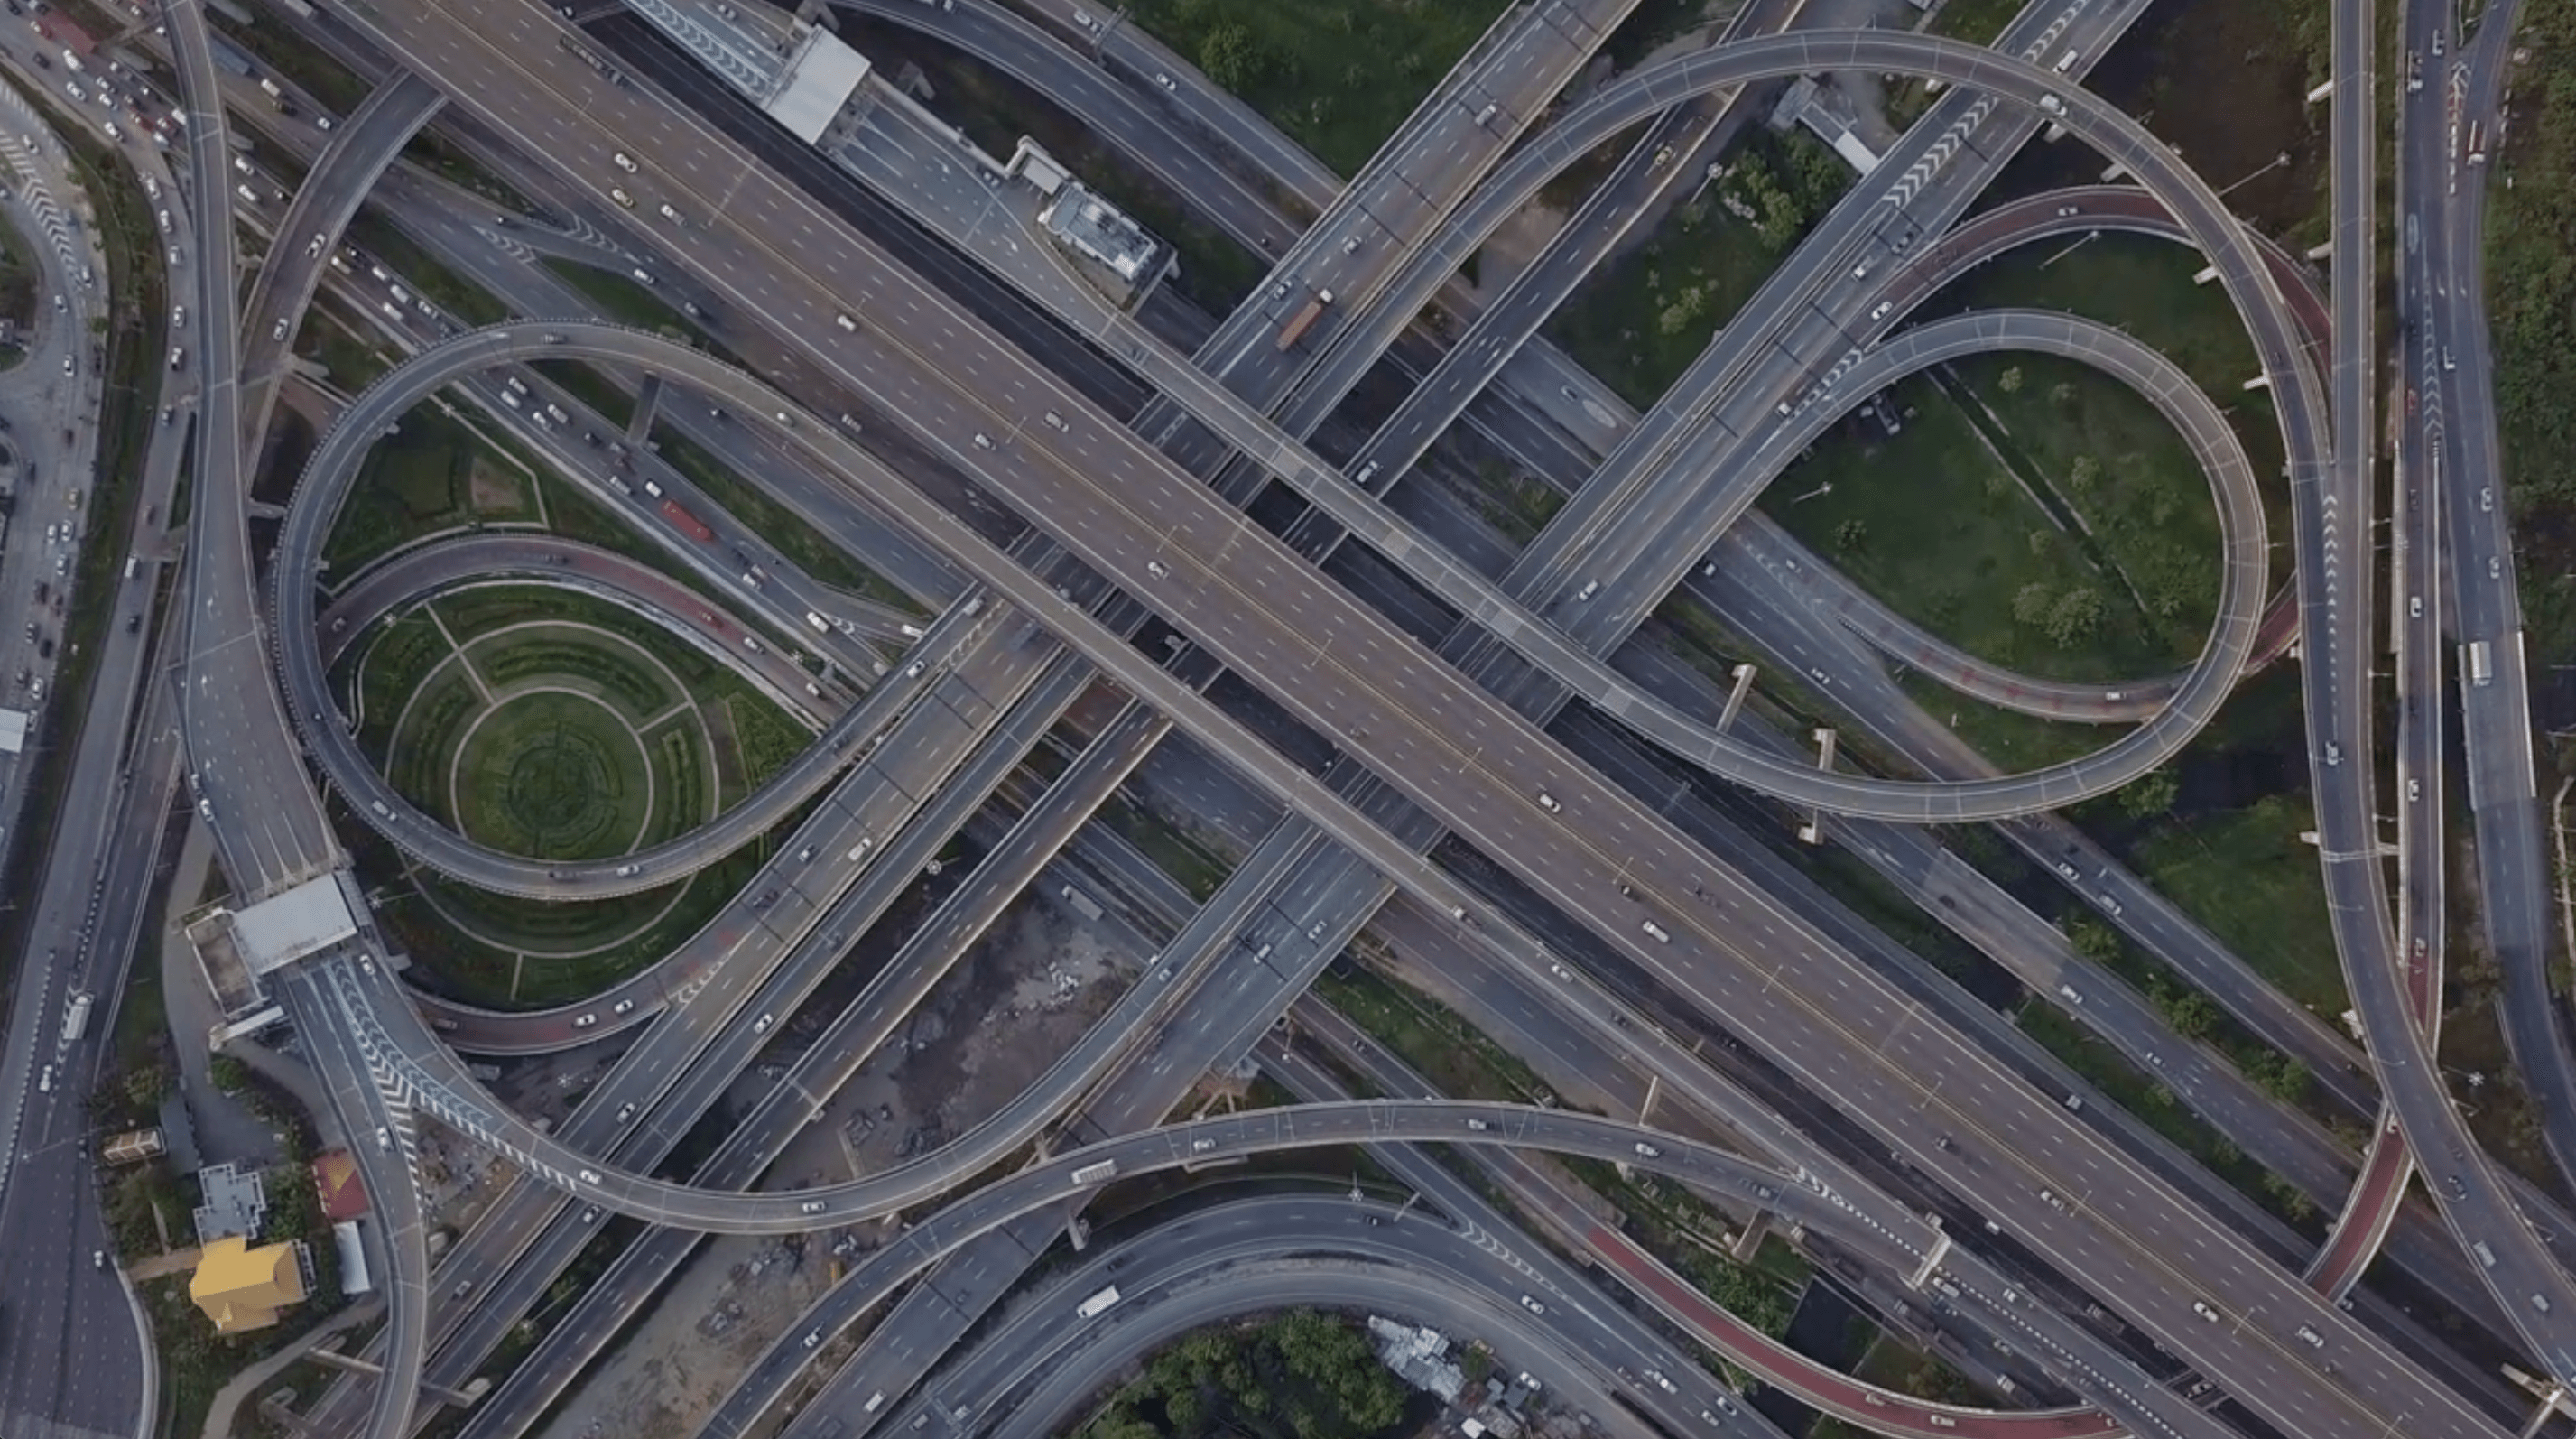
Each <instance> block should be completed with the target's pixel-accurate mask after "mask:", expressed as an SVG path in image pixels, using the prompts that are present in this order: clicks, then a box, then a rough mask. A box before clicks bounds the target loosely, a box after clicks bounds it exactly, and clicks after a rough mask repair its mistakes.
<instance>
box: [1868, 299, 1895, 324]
mask: <svg viewBox="0 0 2576 1439" xmlns="http://www.w3.org/2000/svg"><path fill="white" fill-rule="evenodd" d="M1895 308H1896V302H1895V301H1894V300H1881V301H1879V302H1878V308H1877V309H1875V310H1872V311H1870V312H1869V318H1870V322H1871V323H1873V324H1875V323H1877V322H1878V321H1880V320H1884V319H1886V318H1887V312H1888V311H1890V310H1893V309H1895Z"/></svg>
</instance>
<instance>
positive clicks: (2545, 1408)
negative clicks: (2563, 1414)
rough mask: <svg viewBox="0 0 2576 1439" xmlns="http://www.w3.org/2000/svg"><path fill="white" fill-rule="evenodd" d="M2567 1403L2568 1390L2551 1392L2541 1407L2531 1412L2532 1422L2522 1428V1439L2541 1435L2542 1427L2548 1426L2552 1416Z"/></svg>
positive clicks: (2541, 1402)
mask: <svg viewBox="0 0 2576 1439" xmlns="http://www.w3.org/2000/svg"><path fill="white" fill-rule="evenodd" d="M2566 1403H2567V1391H2566V1390H2564V1389H2552V1390H2550V1391H2549V1393H2548V1394H2547V1395H2546V1396H2545V1397H2543V1398H2542V1399H2541V1401H2540V1407H2539V1408H2537V1409H2535V1410H2533V1411H2531V1422H2530V1423H2528V1424H2525V1425H2523V1426H2522V1436H2521V1439H2531V1436H2532V1435H2534V1434H2537V1433H2539V1432H2540V1430H2541V1426H2543V1425H2545V1424H2547V1423H2548V1422H2549V1421H2550V1419H2551V1417H2552V1416H2554V1415H2556V1414H2557V1413H2558V1411H2559V1410H2560V1409H2561V1408H2563V1407H2565V1405H2566Z"/></svg>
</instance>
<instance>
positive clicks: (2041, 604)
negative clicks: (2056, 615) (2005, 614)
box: [2012, 580, 2057, 628]
mask: <svg viewBox="0 0 2576 1439" xmlns="http://www.w3.org/2000/svg"><path fill="white" fill-rule="evenodd" d="M2056 601H2057V596H2056V595H2054V594H2052V593H2050V591H2049V588H2048V586H2046V585H2044V584H2041V583H2040V582H2039V581H2037V580H2033V581H2031V582H2030V583H2029V584H2026V585H2024V586H2022V587H2021V588H2020V589H2018V590H2015V591H2013V602H2012V614H2013V623H2015V624H2020V625H2029V626H2032V627H2033V628H2036V627H2038V626H2040V625H2044V624H2046V623H2048V614H2049V611H2050V610H2051V609H2052V608H2053V607H2054V606H2055V604H2056Z"/></svg>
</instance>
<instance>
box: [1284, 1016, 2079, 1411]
mask: <svg viewBox="0 0 2576 1439" xmlns="http://www.w3.org/2000/svg"><path fill="white" fill-rule="evenodd" d="M1291 1016H1292V1022H1293V1024H1294V1026H1295V1029H1296V1032H1297V1033H1298V1034H1299V1035H1300V1036H1302V1037H1308V1038H1311V1039H1312V1040H1314V1041H1315V1042H1316V1043H1317V1044H1318V1045H1320V1046H1321V1047H1322V1048H1323V1050H1324V1051H1325V1052H1326V1053H1327V1054H1329V1055H1330V1056H1331V1058H1332V1059H1333V1060H1334V1061H1335V1062H1336V1063H1338V1064H1339V1065H1340V1066H1341V1067H1342V1068H1343V1069H1344V1070H1346V1071H1348V1072H1350V1073H1352V1074H1355V1075H1358V1076H1360V1077H1362V1078H1364V1079H1365V1080H1367V1081H1368V1082H1369V1083H1370V1084H1371V1085H1373V1086H1374V1087H1375V1092H1377V1093H1380V1094H1405V1095H1411V1094H1420V1095H1423V1096H1425V1097H1429V1096H1431V1095H1433V1094H1436V1093H1437V1092H1438V1086H1436V1085H1434V1084H1432V1082H1431V1081H1430V1080H1429V1079H1428V1078H1426V1077H1425V1076H1423V1075H1422V1074H1420V1073H1418V1072H1416V1071H1415V1070H1413V1069H1412V1068H1411V1067H1409V1066H1407V1065H1405V1064H1403V1063H1402V1062H1400V1061H1398V1060H1397V1059H1396V1058H1395V1057H1394V1056H1393V1055H1390V1054H1388V1053H1387V1052H1386V1051H1385V1049H1383V1048H1382V1047H1380V1046H1378V1045H1376V1044H1373V1043H1370V1042H1369V1041H1368V1038H1367V1036H1366V1035H1365V1033H1364V1032H1362V1031H1361V1030H1360V1029H1359V1027H1358V1026H1357V1025H1355V1024H1353V1023H1351V1021H1350V1020H1348V1019H1346V1018H1344V1017H1343V1016H1342V1015H1341V1014H1340V1013H1338V1012H1337V1011H1334V1010H1333V1009H1331V1008H1330V1007H1329V1006H1327V1005H1325V1004H1324V1003H1323V1002H1321V1001H1320V1000H1318V999H1317V998H1316V997H1315V996H1314V995H1311V994H1309V995H1308V996H1306V997H1305V998H1304V999H1302V1000H1300V1001H1298V1004H1297V1007H1296V1009H1294V1010H1293V1011H1291ZM1263 1058H1264V1063H1265V1066H1267V1067H1269V1068H1270V1069H1272V1071H1273V1072H1274V1073H1275V1074H1276V1075H1277V1076H1278V1077H1279V1078H1280V1079H1281V1080H1282V1081H1283V1082H1285V1083H1287V1084H1288V1085H1289V1086H1290V1088H1291V1089H1292V1090H1294V1091H1295V1092H1296V1094H1297V1096H1298V1098H1299V1099H1300V1100H1301V1101H1304V1102H1306V1103H1316V1102H1328V1101H1339V1100H1344V1099H1348V1098H1349V1097H1350V1096H1349V1095H1348V1094H1346V1093H1344V1092H1342V1089H1341V1086H1340V1085H1339V1084H1338V1083H1337V1082H1336V1081H1335V1080H1334V1079H1333V1078H1332V1077H1331V1075H1330V1074H1329V1073H1328V1072H1327V1071H1326V1070H1324V1068H1323V1067H1322V1066H1320V1065H1317V1064H1315V1063H1313V1062H1311V1061H1308V1060H1306V1059H1305V1058H1304V1057H1303V1056H1301V1055H1298V1054H1296V1053H1293V1052H1286V1053H1283V1052H1281V1051H1280V1049H1279V1048H1278V1047H1277V1046H1270V1045H1265V1047H1264V1053H1263ZM1376 1153H1377V1154H1378V1155H1380V1156H1381V1159H1382V1161H1385V1162H1390V1163H1392V1161H1393V1157H1394V1153H1395V1151H1391V1150H1390V1149H1388V1148H1387V1147H1385V1146H1380V1147H1379V1148H1378V1150H1377V1151H1376ZM1411 1154H1412V1163H1411V1164H1410V1165H1409V1166H1408V1167H1405V1168H1403V1169H1400V1170H1399V1171H1398V1173H1399V1176H1400V1177H1402V1178H1403V1179H1405V1180H1406V1182H1408V1183H1410V1184H1412V1185H1413V1186H1414V1188H1415V1189H1416V1191H1417V1192H1419V1193H1422V1194H1424V1195H1425V1197H1427V1198H1429V1199H1431V1200H1432V1201H1433V1202H1434V1203H1435V1204H1437V1205H1438V1206H1439V1207H1440V1208H1441V1209H1442V1210H1443V1211H1444V1212H1447V1213H1449V1214H1451V1215H1453V1216H1455V1217H1457V1218H1459V1219H1461V1220H1472V1221H1473V1226H1474V1227H1482V1228H1492V1227H1494V1225H1495V1221H1496V1220H1499V1219H1501V1217H1502V1216H1501V1215H1500V1214H1499V1213H1491V1214H1480V1213H1476V1212H1474V1210H1472V1209H1470V1206H1472V1205H1479V1204H1481V1201H1480V1200H1479V1199H1478V1198H1477V1197H1476V1195H1475V1192H1474V1191H1473V1190H1472V1189H1470V1188H1468V1187H1467V1186H1466V1185H1465V1184H1464V1183H1463V1182H1462V1181H1461V1180H1459V1179H1458V1178H1456V1177H1455V1176H1451V1175H1448V1174H1446V1173H1445V1171H1442V1170H1441V1169H1440V1166H1439V1164H1438V1163H1437V1161H1433V1160H1430V1159H1428V1158H1427V1157H1425V1156H1422V1155H1421V1154H1420V1153H1419V1151H1411ZM1465 1158H1466V1159H1467V1161H1468V1162H1470V1163H1473V1164H1476V1165H1478V1166H1480V1167H1481V1168H1482V1169H1483V1170H1484V1171H1485V1173H1486V1175H1487V1176H1488V1178H1489V1180H1490V1181H1491V1182H1492V1183H1494V1184H1496V1185H1498V1186H1500V1187H1501V1188H1502V1189H1503V1191H1504V1192H1505V1194H1507V1195H1508V1196H1509V1197H1510V1199H1511V1201H1512V1203H1513V1206H1514V1207H1515V1208H1517V1209H1518V1210H1519V1211H1520V1212H1522V1213H1524V1214H1528V1215H1531V1216H1533V1217H1534V1218H1535V1219H1537V1220H1538V1221H1540V1222H1542V1223H1544V1224H1546V1225H1547V1226H1548V1227H1549V1228H1550V1229H1551V1230H1552V1231H1553V1232H1554V1233H1556V1234H1557V1235H1559V1236H1560V1237H1561V1238H1563V1239H1566V1240H1568V1241H1570V1242H1572V1243H1574V1244H1575V1245H1577V1246H1578V1247H1579V1248H1580V1249H1581V1251H1582V1253H1583V1255H1584V1257H1585V1258H1587V1259H1588V1260H1590V1262H1591V1263H1592V1264H1594V1265H1596V1266H1598V1267H1599V1268H1601V1269H1602V1270H1603V1271H1605V1272H1607V1273H1608V1274H1609V1275H1611V1276H1612V1277H1613V1278H1614V1279H1616V1280H1617V1281H1618V1282H1620V1283H1622V1284H1625V1285H1626V1286H1627V1287H1628V1289H1629V1291H1630V1292H1631V1293H1632V1294H1634V1295H1636V1296H1637V1297H1638V1298H1640V1299H1643V1300H1644V1301H1645V1302H1646V1303H1647V1304H1649V1305H1651V1306H1653V1307H1654V1308H1655V1309H1657V1310H1658V1311H1660V1312H1661V1313H1662V1314H1663V1315H1664V1317H1665V1318H1666V1319H1668V1320H1671V1321H1672V1322H1673V1323H1675V1324H1678V1325H1680V1326H1681V1328H1682V1330H1683V1332H1684V1333H1686V1334H1688V1335H1689V1336H1690V1337H1691V1338H1693V1339H1695V1340H1697V1341H1698V1342H1699V1343H1701V1344H1703V1345H1706V1346H1708V1347H1709V1348H1710V1349H1713V1350H1715V1351H1716V1352H1717V1353H1718V1354H1720V1355H1722V1356H1724V1357H1725V1358H1726V1360H1727V1361H1728V1362H1729V1363H1730V1364H1732V1365H1734V1366H1735V1367H1737V1368H1738V1369H1741V1370H1743V1371H1744V1372H1745V1373H1748V1374H1750V1375H1752V1376H1753V1377H1754V1379H1755V1381H1756V1382H1757V1383H1759V1384H1760V1385H1762V1386H1764V1387H1767V1388H1771V1389H1777V1390H1780V1391H1781V1392H1783V1393H1786V1394H1788V1395H1789V1396H1790V1397H1791V1398H1793V1399H1795V1400H1797V1401H1798V1402H1799V1403H1801V1404H1804V1405H1806V1406H1808V1407H1809V1408H1812V1409H1814V1410H1816V1411H1817V1412H1819V1413H1822V1414H1825V1415H1828V1416H1830V1417H1832V1418H1836V1419H1840V1420H1842V1421H1844V1422H1846V1423H1849V1424H1855V1425H1858V1426H1859V1427H1861V1428H1863V1429H1865V1430H1869V1431H1871V1432H1875V1433H1882V1434H1893V1435H1899V1436H1917V1435H1928V1434H1932V1433H1935V1432H1937V1431H1940V1430H1943V1429H1951V1428H1956V1429H1958V1430H1959V1431H1960V1432H1962V1433H1965V1432H1968V1430H1969V1429H1971V1428H1975V1429H1978V1430H1981V1431H1982V1432H1985V1433H1987V1434H1989V1435H1992V1436H1994V1439H2007V1436H2014V1435H2018V1436H2021V1439H2071V1436H2088V1435H2105V1434H2110V1433H2113V1432H2116V1430H2117V1425H2115V1424H2114V1423H2113V1422H2112V1421H2110V1420H2109V1419H2107V1418H2106V1417H2104V1416H2103V1415H2101V1414H2099V1413H2095V1412H2090V1411H2086V1410H2082V1409H2075V1410H2067V1409H2054V1410H2036V1411H2032V1412H2028V1413H2019V1414H2014V1413H2002V1412H1997V1411H1991V1410H1977V1409H1970V1408H1967V1407H1964V1406H1960V1405H1952V1404H1931V1403H1926V1402H1925V1401H1923V1400H1920V1399H1917V1398H1915V1397H1913V1396H1911V1395H1908V1394H1904V1393H1901V1392H1899V1391H1896V1390H1892V1389H1888V1388H1885V1387H1883V1386H1880V1385H1875V1384H1870V1383H1867V1382H1864V1381H1862V1380H1858V1379H1855V1378H1852V1377H1851V1376H1849V1375H1846V1374H1843V1373H1840V1372H1838V1371H1836V1370H1834V1369H1833V1368H1831V1367H1829V1366H1827V1365H1825V1364H1823V1363H1821V1362H1819V1361H1818V1360H1815V1359H1812V1358H1810V1357H1808V1356H1806V1355H1804V1354H1801V1353H1799V1352H1797V1351H1796V1350H1794V1349H1791V1348H1790V1347H1789V1346H1788V1345H1787V1344H1784V1343H1782V1342H1780V1341H1779V1340H1776V1339H1773V1338H1772V1337H1771V1336H1770V1335H1768V1334H1765V1333H1763V1332H1762V1331H1761V1330H1760V1329H1759V1328H1757V1327H1755V1326H1754V1325H1752V1324H1749V1323H1747V1322H1745V1321H1744V1320H1742V1319H1739V1318H1737V1317H1735V1316H1734V1315H1732V1314H1729V1313H1727V1312H1726V1310H1725V1309H1723V1308H1722V1307H1720V1306H1718V1305H1717V1304H1714V1303H1712V1302H1710V1300H1709V1298H1708V1296H1707V1295H1706V1294H1704V1293H1701V1292H1700V1291H1699V1290H1698V1289H1697V1288H1696V1287H1695V1286H1693V1285H1692V1284H1691V1283H1690V1282H1689V1281H1688V1280H1685V1279H1683V1278H1682V1277H1681V1276H1680V1275H1677V1274H1675V1273H1673V1272H1672V1271H1671V1270H1670V1269H1668V1268H1666V1267H1665V1266H1664V1265H1663V1264H1662V1263H1661V1262H1660V1261H1658V1260H1656V1259H1655V1258H1654V1257H1653V1256H1652V1255H1650V1254H1648V1253H1647V1252H1646V1251H1645V1250H1644V1249H1643V1247H1641V1246H1640V1245H1638V1244H1637V1243H1636V1242H1635V1241H1634V1240H1631V1239H1630V1238H1628V1236H1627V1235H1625V1234H1623V1233H1621V1232H1620V1231H1619V1229H1618V1228H1617V1227H1616V1226H1615V1225H1611V1224H1605V1223H1603V1222H1602V1221H1601V1220H1600V1218H1599V1215H1598V1212H1597V1210H1596V1209H1595V1208H1593V1207H1592V1206H1590V1205H1587V1204H1585V1203H1583V1202H1581V1201H1580V1200H1579V1199H1576V1198H1573V1197H1570V1196H1568V1195H1567V1194H1566V1193H1564V1192H1563V1188H1562V1181H1559V1180H1557V1179H1555V1178H1554V1177H1553V1176H1551V1175H1548V1174H1545V1173H1542V1172H1541V1171H1539V1170H1538V1169H1537V1168H1535V1167H1534V1166H1532V1165H1531V1164H1530V1163H1529V1162H1528V1160H1527V1159H1526V1158H1525V1157H1524V1156H1523V1155H1522V1154H1520V1153H1519V1152H1518V1151H1514V1150H1500V1151H1496V1150H1484V1149H1477V1150H1469V1151H1467V1153H1466V1155H1465ZM1462 1211H1466V1212H1463V1213H1462ZM1853 1228H1854V1227H1853V1226H1851V1225H1849V1224H1846V1225H1844V1226H1843V1227H1842V1228H1841V1229H1840V1230H1838V1231H1837V1230H1826V1231H1819V1232H1817V1235H1816V1237H1817V1238H1818V1239H1820V1240H1823V1241H1825V1242H1827V1243H1831V1244H1834V1245H1835V1246H1836V1247H1837V1248H1840V1247H1842V1246H1844V1245H1848V1244H1851V1243H1852V1241H1853V1240H1855V1239H1857V1240H1859V1241H1860V1242H1859V1244H1858V1245H1857V1246H1855V1248H1856V1250H1857V1252H1859V1253H1861V1254H1863V1255H1866V1256H1868V1257H1870V1258H1872V1259H1873V1260H1875V1261H1876V1262H1877V1263H1880V1264H1882V1265H1886V1266H1887V1268H1888V1270H1889V1272H1891V1273H1893V1274H1895V1275H1897V1276H1899V1278H1900V1280H1901V1278H1902V1276H1903V1275H1904V1272H1905V1271H1904V1268H1903V1266H1902V1265H1901V1264H1894V1263H1890V1262H1889V1256H1887V1255H1885V1254H1883V1253H1880V1252H1878V1251H1879V1250H1881V1249H1883V1247H1884V1246H1883V1245H1881V1244H1878V1243H1877V1240H1878V1236H1877V1235H1874V1234H1871V1233H1869V1232H1868V1231H1866V1230H1862V1231H1860V1232H1859V1233H1857V1234H1855V1233H1854V1232H1853ZM1987 1342H1989V1343H1991V1342H1992V1341H1991V1339H1989V1340H1988V1341H1987ZM1664 1367H1665V1369H1666V1370H1667V1372H1668V1373H1669V1372H1671V1366H1669V1365H1666V1366H1664ZM1941 1420H1948V1421H1950V1422H1949V1423H1947V1424H1944V1423H1941V1422H1939V1421H1941Z"/></svg>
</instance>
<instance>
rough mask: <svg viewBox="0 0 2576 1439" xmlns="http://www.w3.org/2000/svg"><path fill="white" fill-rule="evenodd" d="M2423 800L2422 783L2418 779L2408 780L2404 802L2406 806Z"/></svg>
mask: <svg viewBox="0 0 2576 1439" xmlns="http://www.w3.org/2000/svg"><path fill="white" fill-rule="evenodd" d="M2423 798H2424V782H2423V781H2422V780H2420V779H2410V780H2408V781H2406V802H2407V803H2408V804H2414V803H2416V802H2417V801H2419V800H2421V799H2423Z"/></svg>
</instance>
